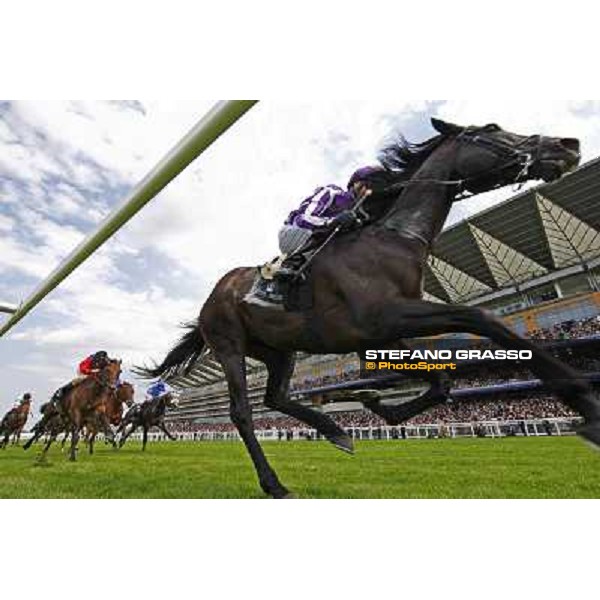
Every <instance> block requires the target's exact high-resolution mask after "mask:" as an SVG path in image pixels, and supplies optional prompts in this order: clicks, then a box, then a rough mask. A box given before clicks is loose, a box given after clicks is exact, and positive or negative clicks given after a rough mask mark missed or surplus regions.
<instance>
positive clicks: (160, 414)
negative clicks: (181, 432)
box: [117, 393, 177, 450]
mask: <svg viewBox="0 0 600 600" xmlns="http://www.w3.org/2000/svg"><path fill="white" fill-rule="evenodd" d="M176 407H177V401H176V400H175V398H174V397H173V394H170V393H169V394H165V395H164V396H161V397H160V398H157V399H155V400H147V401H146V402H143V403H142V404H136V405H135V406H134V407H133V408H132V409H131V410H130V411H129V412H128V413H127V414H126V415H125V418H124V419H123V422H122V423H121V426H120V427H119V429H118V430H117V435H119V434H120V435H121V438H120V440H119V448H122V447H123V445H124V444H125V442H126V441H127V438H128V437H129V436H130V435H131V434H132V433H133V432H134V431H135V430H136V429H137V428H138V427H141V428H142V431H143V437H142V450H146V444H147V442H148V431H149V430H150V429H151V428H152V427H158V428H159V429H160V430H161V431H162V432H163V433H164V434H165V435H166V436H167V437H168V438H169V439H171V440H175V439H177V438H176V437H175V436H173V435H172V434H171V433H170V432H169V430H168V429H167V427H166V425H165V412H166V410H167V408H176ZM127 427H129V430H127Z"/></svg>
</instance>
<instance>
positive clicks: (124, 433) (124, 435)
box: [119, 423, 137, 448]
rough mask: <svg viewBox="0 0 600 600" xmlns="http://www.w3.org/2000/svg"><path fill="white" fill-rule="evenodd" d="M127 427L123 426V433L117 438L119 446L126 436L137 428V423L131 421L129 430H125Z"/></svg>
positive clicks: (123, 443) (120, 446) (123, 442)
mask: <svg viewBox="0 0 600 600" xmlns="http://www.w3.org/2000/svg"><path fill="white" fill-rule="evenodd" d="M126 429H127V427H126V426H125V427H124V428H123V435H121V439H120V440H119V448H122V447H123V446H124V445H125V442H126V441H127V438H129V436H130V435H131V434H132V433H133V432H134V431H135V430H136V429H137V425H135V423H131V428H130V429H129V431H126Z"/></svg>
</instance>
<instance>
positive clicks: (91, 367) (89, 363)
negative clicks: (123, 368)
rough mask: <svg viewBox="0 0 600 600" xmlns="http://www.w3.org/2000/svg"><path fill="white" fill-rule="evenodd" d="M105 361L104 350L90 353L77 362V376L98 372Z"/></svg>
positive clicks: (106, 356) (106, 358) (106, 359)
mask: <svg viewBox="0 0 600 600" xmlns="http://www.w3.org/2000/svg"><path fill="white" fill-rule="evenodd" d="M107 362H108V353H107V352H105V351H104V350H100V351H99V352H96V353H95V354H90V355H89V356H88V357H86V358H85V359H83V360H82V361H81V362H80V363H79V369H78V371H79V376H80V377H88V375H93V374H94V373H98V372H99V371H100V370H101V369H102V368H103V367H104V365H105V364H106V363H107Z"/></svg>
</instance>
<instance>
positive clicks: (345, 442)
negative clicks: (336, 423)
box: [327, 435, 354, 454]
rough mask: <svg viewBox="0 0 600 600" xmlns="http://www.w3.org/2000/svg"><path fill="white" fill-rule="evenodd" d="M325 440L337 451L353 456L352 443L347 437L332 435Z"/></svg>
mask: <svg viewBox="0 0 600 600" xmlns="http://www.w3.org/2000/svg"><path fill="white" fill-rule="evenodd" d="M327 440H328V441H329V442H331V443H332V444H333V445H334V446H335V447H336V448H337V449H338V450H341V451H342V452H346V453H347V454H354V442H353V441H352V438H351V437H350V436H349V435H334V436H332V437H328V438H327Z"/></svg>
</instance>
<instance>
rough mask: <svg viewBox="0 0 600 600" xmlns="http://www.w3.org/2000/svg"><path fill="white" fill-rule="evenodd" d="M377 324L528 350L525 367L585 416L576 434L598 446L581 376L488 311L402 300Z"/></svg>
mask: <svg viewBox="0 0 600 600" xmlns="http://www.w3.org/2000/svg"><path fill="white" fill-rule="evenodd" d="M378 327H381V328H382V331H385V329H384V328H388V329H387V330H388V331H397V332H398V336H399V337H409V336H410V337H422V336H431V335H440V334H444V333H471V334H475V335H479V336H483V337H487V338H489V339H491V340H492V341H493V342H495V343H496V344H498V345H499V346H501V347H503V348H506V349H509V350H527V351H530V352H531V354H532V360H530V361H528V363H527V364H528V367H529V369H530V370H531V371H532V372H533V373H534V374H535V375H537V376H538V377H539V378H540V379H541V380H542V381H543V382H544V384H545V385H546V387H547V388H548V389H550V390H551V391H553V392H555V393H556V394H558V395H559V396H560V398H561V399H562V400H563V401H564V402H565V404H567V405H568V406H569V407H570V408H571V409H573V410H574V411H576V412H578V413H579V414H581V415H582V416H583V417H584V418H585V419H586V421H587V422H588V425H587V426H586V427H584V428H583V429H582V430H581V431H580V433H581V434H582V435H583V436H584V437H586V438H587V439H588V440H590V441H591V442H593V443H594V444H596V445H600V402H599V401H598V399H597V398H596V397H595V396H594V395H593V394H592V393H591V389H590V385H589V383H588V381H587V380H586V379H585V377H583V376H582V375H581V374H580V373H578V372H577V371H576V370H575V369H572V368H571V367H569V366H568V365H566V364H564V363H562V362H561V361H559V360H558V359H556V358H555V357H554V356H552V355H551V354H550V353H549V352H546V351H545V350H542V349H541V348H538V347H537V346H536V345H535V344H534V343H532V342H531V341H529V340H526V339H524V338H521V337H519V336H518V335H517V334H515V333H514V332H512V331H511V330H510V329H508V327H506V325H504V324H503V323H502V322H501V321H500V320H499V319H497V318H496V317H494V316H493V315H491V314H490V313H487V312H485V311H483V310H481V309H478V308H472V307H466V306H451V305H439V304H434V303H430V302H417V301H413V302H404V303H401V304H399V305H397V307H395V309H394V310H391V309H389V310H388V309H386V310H383V311H381V312H380V320H379V322H378ZM407 334H408V335H407Z"/></svg>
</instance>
